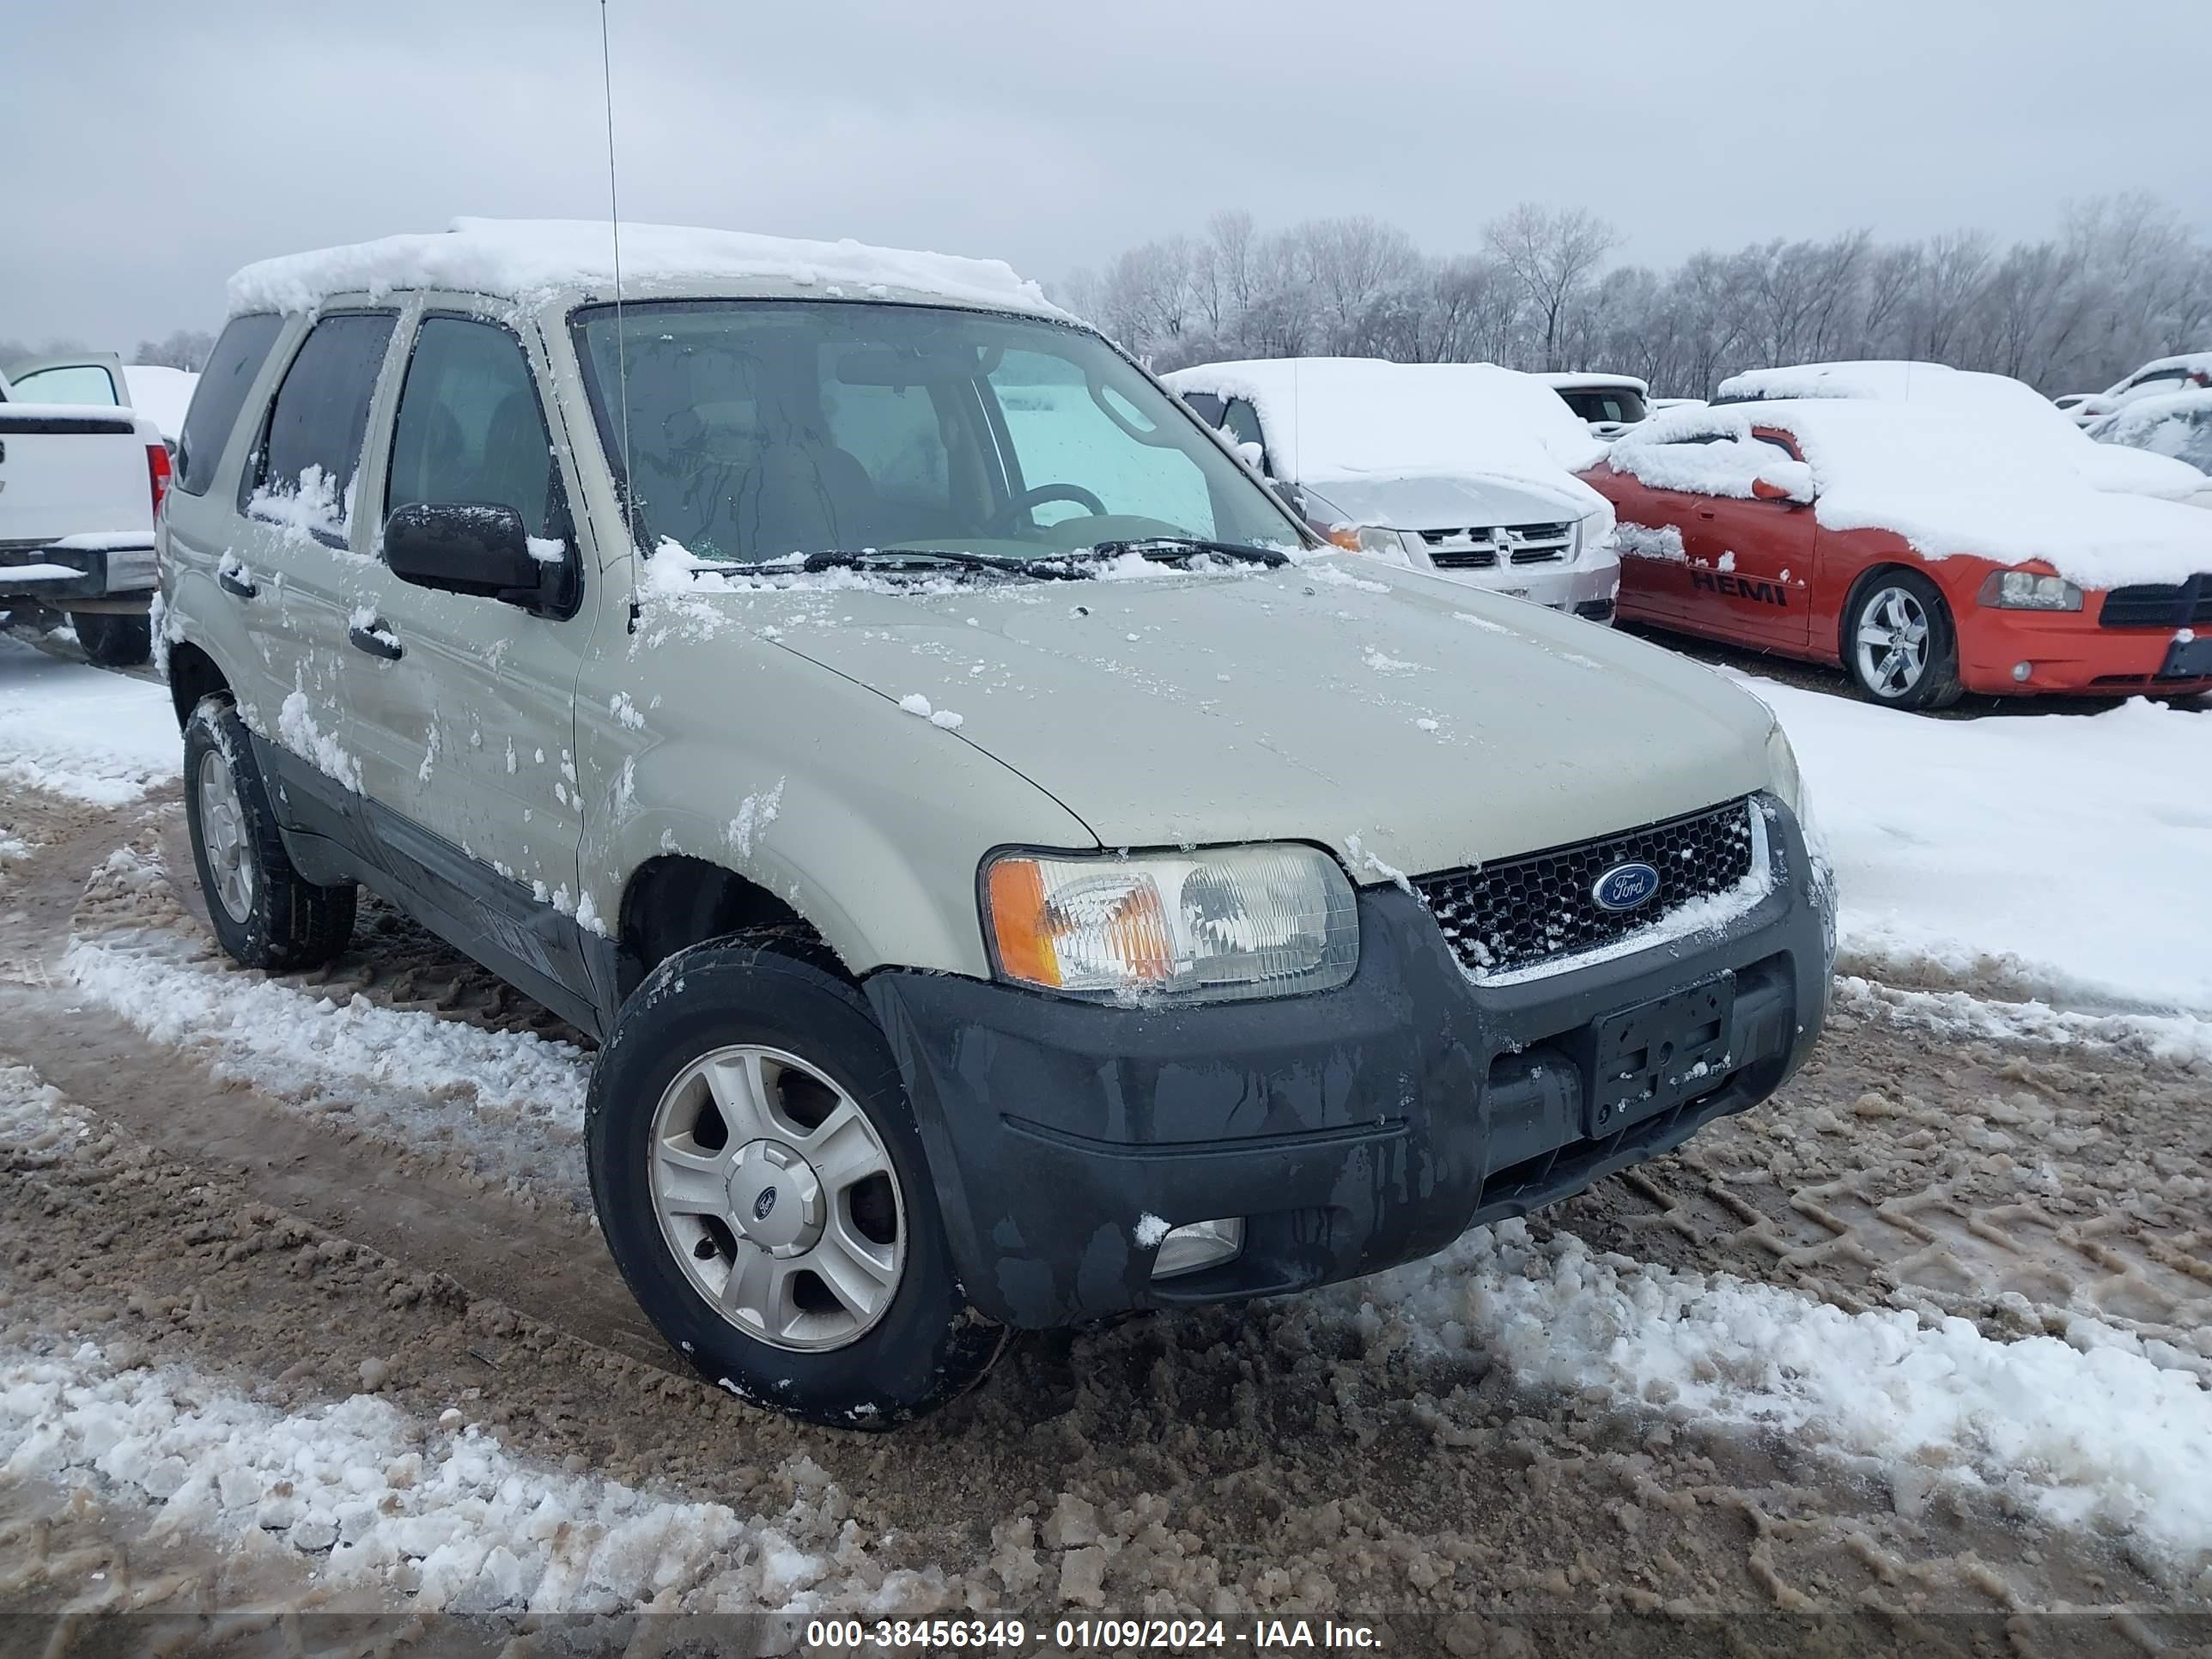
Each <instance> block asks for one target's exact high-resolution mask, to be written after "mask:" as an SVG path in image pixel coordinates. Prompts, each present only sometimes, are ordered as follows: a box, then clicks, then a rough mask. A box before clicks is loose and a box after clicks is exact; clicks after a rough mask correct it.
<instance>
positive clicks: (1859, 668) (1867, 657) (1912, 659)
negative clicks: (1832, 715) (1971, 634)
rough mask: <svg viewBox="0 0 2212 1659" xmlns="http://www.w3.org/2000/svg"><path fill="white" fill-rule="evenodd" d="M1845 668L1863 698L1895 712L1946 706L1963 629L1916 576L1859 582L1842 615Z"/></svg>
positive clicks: (1894, 572) (1876, 574)
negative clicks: (1901, 709)
mask: <svg viewBox="0 0 2212 1659" xmlns="http://www.w3.org/2000/svg"><path fill="white" fill-rule="evenodd" d="M1843 647H1844V671H1846V672H1847V673H1849V674H1850V677H1851V679H1852V682H1853V683H1854V684H1857V687H1858V689H1859V692H1860V695H1861V696H1864V697H1865V698H1867V699H1868V701H1869V702H1878V703H1881V704H1882V705H1883V706H1884V707H1886V708H1949V707H1950V706H1951V705H1952V704H1953V703H1954V702H1958V701H1959V699H1960V696H1963V695H1965V692H1966V688H1965V687H1964V686H1962V685H1960V684H1959V631H1958V628H1957V626H1956V625H1955V624H1954V623H1953V622H1952V620H1951V607H1950V606H1949V605H1946V604H1945V603H1944V602H1943V595H1942V592H1939V591H1938V590H1937V588H1936V584H1935V583H1934V582H1931V581H1929V580H1928V578H1927V577H1925V576H1923V575H1922V574H1919V572H1917V571H1915V570H1899V569H1895V568H1891V569H1887V570H1876V571H1872V572H1870V573H1869V574H1867V575H1865V576H1863V577H1861V578H1860V579H1859V581H1858V584H1857V586H1855V587H1853V588H1852V590H1851V597H1850V603H1849V604H1848V605H1846V606H1845V607H1844V639H1843Z"/></svg>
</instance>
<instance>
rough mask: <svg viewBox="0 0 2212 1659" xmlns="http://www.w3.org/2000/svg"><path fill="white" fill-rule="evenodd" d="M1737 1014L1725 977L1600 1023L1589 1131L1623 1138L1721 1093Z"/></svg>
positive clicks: (1731, 983)
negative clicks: (1655, 1118)
mask: <svg viewBox="0 0 2212 1659" xmlns="http://www.w3.org/2000/svg"><path fill="white" fill-rule="evenodd" d="M1734 1015H1735V974H1733V973H1724V974H1716V975H1714V976H1713V977H1712V978H1711V979H1707V980H1700V981H1699V982H1698V983H1697V984H1695V985H1692V986H1689V987H1686V988H1685V989H1683V990H1680V991H1675V992H1673V993H1671V994H1668V995H1666V996H1663V997H1656V998H1654V999H1653V1000H1651V1001H1650V1002H1643V1003H1638V1005H1637V1006H1634V1007H1632V1008H1624V1009H1622V1010H1620V1012H1618V1013H1613V1014H1607V1016H1605V1018H1602V1019H1601V1020H1599V1021H1597V1022H1596V1024H1595V1028H1594V1045H1593V1053H1592V1054H1591V1064H1590V1070H1589V1079H1590V1090H1589V1098H1588V1099H1587V1100H1586V1101H1585V1102H1584V1103H1583V1133H1585V1134H1588V1135H1590V1136H1592V1137H1596V1136H1601V1135H1610V1134H1615V1133H1619V1132H1620V1130H1622V1129H1624V1128H1626V1127H1629V1126H1630V1125H1631V1124H1634V1123H1638V1122H1640V1121H1643V1120H1644V1119H1645V1118H1647V1117H1650V1116H1651V1115H1654V1114H1655V1113H1658V1112H1663V1111H1665V1110H1667V1109H1668V1108H1669V1107H1673V1106H1678V1105H1680V1103H1682V1102H1684V1101H1686V1100H1688V1099H1691V1098H1692V1097H1695V1096H1698V1095H1701V1094H1703V1093H1705V1091H1707V1090H1709V1089H1711V1088H1714V1087H1716V1086H1717V1085H1718V1084H1719V1082H1720V1080H1721V1079H1722V1078H1723V1076H1725V1075H1726V1074H1727V1073H1728V1069H1729V1067H1728V1061H1729V1027H1730V1026H1731V1025H1732V1024H1734Z"/></svg>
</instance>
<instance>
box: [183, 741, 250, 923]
mask: <svg viewBox="0 0 2212 1659" xmlns="http://www.w3.org/2000/svg"><path fill="white" fill-rule="evenodd" d="M197 787H198V790H199V806H200V844H201V846H202V847H203V848H204V849H205V851H206V853H207V862H208V873H209V874H210V875H212V876H213V877H214V878H215V899H216V903H218V904H220V905H222V908H223V914H224V915H227V916H228V917H229V918H230V919H231V920H232V921H235V922H240V923H243V922H244V921H246V917H247V916H248V915H251V914H252V909H253V889H254V885H255V883H256V881H257V880H258V872H256V870H255V868H254V863H253V850H252V847H251V846H249V845H248V843H247V837H246V810H245V808H244V807H242V806H241V805H240V804H239V799H238V783H237V781H236V780H235V779H234V778H233V777H232V776H231V775H230V763H228V761H226V760H225V759H224V758H223V757H222V750H219V749H210V750H208V751H207V752H206V753H205V754H204V755H202V756H201V757H200V765H199V777H198V779H197Z"/></svg>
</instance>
